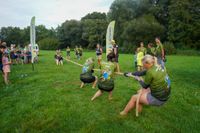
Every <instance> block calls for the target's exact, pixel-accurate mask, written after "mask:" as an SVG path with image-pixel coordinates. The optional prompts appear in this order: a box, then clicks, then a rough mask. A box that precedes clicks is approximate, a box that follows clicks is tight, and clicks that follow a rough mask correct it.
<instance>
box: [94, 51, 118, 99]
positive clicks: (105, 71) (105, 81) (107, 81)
mask: <svg viewBox="0 0 200 133" xmlns="http://www.w3.org/2000/svg"><path fill="white" fill-rule="evenodd" d="M107 58H108V62H102V63H101V77H100V80H99V82H98V88H99V90H98V91H97V92H96V93H95V94H94V96H93V97H92V99H91V101H93V100H95V99H96V98H97V97H99V96H101V95H102V94H103V92H104V91H106V92H109V96H108V99H109V100H112V91H113V89H114V72H115V71H116V64H114V63H113V61H114V56H111V54H109V55H108V57H107Z"/></svg>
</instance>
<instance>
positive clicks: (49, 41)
mask: <svg viewBox="0 0 200 133" xmlns="http://www.w3.org/2000/svg"><path fill="white" fill-rule="evenodd" d="M38 45H39V47H40V49H43V50H56V49H58V48H59V45H60V44H59V40H58V39H55V38H44V39H42V40H40V41H39V42H38Z"/></svg>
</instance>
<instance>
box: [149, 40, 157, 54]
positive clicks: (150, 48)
mask: <svg viewBox="0 0 200 133" xmlns="http://www.w3.org/2000/svg"><path fill="white" fill-rule="evenodd" d="M147 54H149V55H152V56H155V54H156V48H155V47H153V44H152V43H149V44H148V49H147Z"/></svg>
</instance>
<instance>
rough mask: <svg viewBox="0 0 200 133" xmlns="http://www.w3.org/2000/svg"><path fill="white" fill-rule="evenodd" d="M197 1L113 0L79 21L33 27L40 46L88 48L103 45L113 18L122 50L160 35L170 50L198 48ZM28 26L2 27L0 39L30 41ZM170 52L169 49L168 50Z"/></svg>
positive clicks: (199, 4)
mask: <svg viewBox="0 0 200 133" xmlns="http://www.w3.org/2000/svg"><path fill="white" fill-rule="evenodd" d="M199 7H200V1H198V0H115V1H114V2H113V3H112V5H111V6H110V10H109V12H108V13H99V12H93V13H89V14H87V15H86V16H84V17H82V18H81V20H66V21H65V22H63V23H62V24H61V25H59V26H58V27H56V28H55V29H54V28H51V29H47V28H46V27H45V26H44V25H39V26H36V34H37V40H36V41H37V43H38V44H39V46H40V48H41V49H57V48H61V49H62V48H66V47H67V46H71V47H74V46H75V45H81V46H83V47H85V48H88V49H93V48H95V46H96V44H97V43H99V44H101V45H102V46H103V47H104V46H105V39H106V29H107V26H108V24H109V22H110V21H112V20H115V21H116V27H115V37H114V38H115V40H116V42H117V43H118V44H119V45H120V50H121V51H122V52H132V51H133V49H134V48H136V47H137V46H138V44H139V43H140V42H141V41H143V42H144V43H145V44H147V43H149V42H152V43H154V38H155V37H160V38H161V40H162V41H163V42H164V44H166V45H165V46H166V47H168V48H169V49H174V48H179V49H197V50H199V49H200V9H199ZM29 37H30V35H29V27H26V28H23V29H20V28H18V27H2V28H1V30H0V38H1V40H3V41H6V42H7V43H8V44H12V43H14V44H20V45H22V46H23V45H26V44H28V43H29ZM169 51H170V50H169Z"/></svg>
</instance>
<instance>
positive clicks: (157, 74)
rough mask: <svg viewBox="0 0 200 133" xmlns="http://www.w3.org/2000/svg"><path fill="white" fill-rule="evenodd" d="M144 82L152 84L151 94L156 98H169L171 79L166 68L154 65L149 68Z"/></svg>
mask: <svg viewBox="0 0 200 133" xmlns="http://www.w3.org/2000/svg"><path fill="white" fill-rule="evenodd" d="M144 83H145V84H147V85H150V89H151V94H152V96H154V97H155V98H157V99H159V100H167V99H168V98H169V94H170V91H169V88H170V80H169V77H168V75H167V72H166V69H162V68H161V67H156V66H153V67H152V68H150V69H149V70H147V72H146V75H145V77H144Z"/></svg>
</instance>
